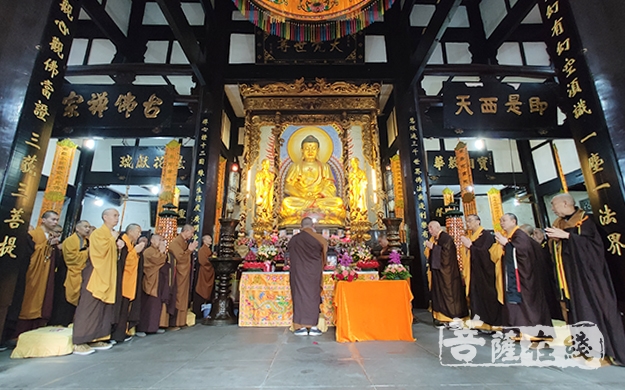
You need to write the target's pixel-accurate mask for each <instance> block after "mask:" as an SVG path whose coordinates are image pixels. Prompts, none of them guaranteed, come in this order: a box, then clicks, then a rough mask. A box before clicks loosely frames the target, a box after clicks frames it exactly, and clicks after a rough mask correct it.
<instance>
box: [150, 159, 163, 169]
mask: <svg viewBox="0 0 625 390" xmlns="http://www.w3.org/2000/svg"><path fill="white" fill-rule="evenodd" d="M164 163H165V156H156V157H154V164H153V165H152V166H153V167H154V168H156V169H162V168H163V164H164Z"/></svg>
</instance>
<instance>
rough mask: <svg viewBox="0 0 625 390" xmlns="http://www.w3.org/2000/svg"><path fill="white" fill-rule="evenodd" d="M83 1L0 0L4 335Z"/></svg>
mask: <svg viewBox="0 0 625 390" xmlns="http://www.w3.org/2000/svg"><path fill="white" fill-rule="evenodd" d="M79 11H80V2H79V1H78V0H69V1H66V2H61V1H59V0H54V1H53V0H24V1H21V2H19V5H18V4H14V3H7V2H3V4H2V5H0V24H1V25H2V34H0V52H1V53H2V61H1V62H0V80H2V83H0V96H2V100H1V101H0V137H1V139H2V142H0V177H1V178H2V179H1V180H2V182H1V186H0V334H2V331H3V329H4V322H5V316H6V313H7V311H6V310H7V308H8V306H9V305H10V303H11V300H12V298H13V290H14V289H15V282H16V280H17V272H18V268H19V264H21V263H23V262H27V261H28V260H29V259H28V256H27V255H25V254H24V251H25V250H26V249H27V245H28V244H27V237H26V235H27V234H28V225H29V223H30V217H31V213H32V209H33V204H34V202H35V197H36V195H37V189H38V187H39V180H40V178H41V169H42V167H43V162H44V159H45V153H46V150H47V146H48V142H49V140H50V134H51V131H52V124H53V123H54V118H55V116H56V112H57V109H58V108H59V107H60V105H61V104H60V101H61V95H60V92H59V91H60V90H61V86H62V84H63V76H64V74H65V65H66V63H67V58H68V57H69V52H70V46H71V42H72V34H73V32H74V22H75V21H76V20H77V19H78V12H79Z"/></svg>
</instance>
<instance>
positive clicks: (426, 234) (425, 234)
mask: <svg viewBox="0 0 625 390" xmlns="http://www.w3.org/2000/svg"><path fill="white" fill-rule="evenodd" d="M421 236H422V237H423V238H426V239H427V238H428V231H427V230H424V231H423V233H421Z"/></svg>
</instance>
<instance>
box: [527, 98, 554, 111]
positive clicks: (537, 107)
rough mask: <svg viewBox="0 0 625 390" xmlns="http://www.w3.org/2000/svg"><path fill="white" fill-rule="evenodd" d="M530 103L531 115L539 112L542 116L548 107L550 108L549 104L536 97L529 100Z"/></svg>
mask: <svg viewBox="0 0 625 390" xmlns="http://www.w3.org/2000/svg"><path fill="white" fill-rule="evenodd" d="M529 103H530V114H533V113H535V112H537V113H538V114H539V115H542V114H543V113H544V112H545V110H547V107H549V103H547V102H543V101H541V100H540V98H539V97H537V96H534V97H531V98H530V99H529Z"/></svg>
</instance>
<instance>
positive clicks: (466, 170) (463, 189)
mask: <svg viewBox="0 0 625 390" xmlns="http://www.w3.org/2000/svg"><path fill="white" fill-rule="evenodd" d="M455 151H456V163H457V165H458V180H459V181H460V196H461V198H462V209H463V210H464V215H470V214H477V207H476V206H475V192H474V191H473V174H472V173H471V162H470V161H469V160H470V159H469V151H468V150H467V144H465V143H464V142H458V145H456V149H455Z"/></svg>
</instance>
